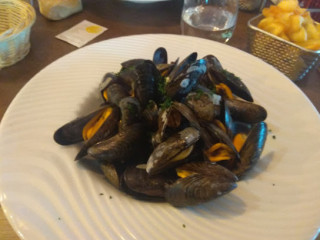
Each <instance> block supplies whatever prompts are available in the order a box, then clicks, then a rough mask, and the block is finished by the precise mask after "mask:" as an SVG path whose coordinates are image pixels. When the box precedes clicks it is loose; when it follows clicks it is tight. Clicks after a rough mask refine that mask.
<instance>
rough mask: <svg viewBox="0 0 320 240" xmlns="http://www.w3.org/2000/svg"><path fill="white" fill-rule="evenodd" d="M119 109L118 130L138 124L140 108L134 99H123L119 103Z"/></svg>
mask: <svg viewBox="0 0 320 240" xmlns="http://www.w3.org/2000/svg"><path fill="white" fill-rule="evenodd" d="M119 106H120V109H121V125H120V129H121V130H124V129H126V128H127V127H128V126H130V125H132V124H134V123H138V122H140V120H141V107H140V103H139V101H138V100H137V99H136V98H135V97H125V98H123V99H122V100H121V101H120V103H119Z"/></svg>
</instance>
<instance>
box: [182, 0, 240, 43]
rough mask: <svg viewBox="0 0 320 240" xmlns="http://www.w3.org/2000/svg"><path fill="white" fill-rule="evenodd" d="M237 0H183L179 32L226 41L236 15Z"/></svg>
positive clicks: (229, 35)
mask: <svg viewBox="0 0 320 240" xmlns="http://www.w3.org/2000/svg"><path fill="white" fill-rule="evenodd" d="M238 4H239V3H238V0H184V4H183V9H182V15H181V32H182V34H184V35H191V36H197V37H202V38H207V39H211V40H215V41H219V42H223V43H226V42H228V41H229V39H230V38H231V37H232V34H233V31H234V29H235V27H236V22H237V17H238Z"/></svg>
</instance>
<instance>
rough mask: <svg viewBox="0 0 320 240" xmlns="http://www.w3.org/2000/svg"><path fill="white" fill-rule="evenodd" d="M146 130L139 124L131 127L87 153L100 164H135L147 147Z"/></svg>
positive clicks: (92, 147)
mask: <svg viewBox="0 0 320 240" xmlns="http://www.w3.org/2000/svg"><path fill="white" fill-rule="evenodd" d="M145 139H146V138H145V130H144V128H143V126H142V125H141V124H139V123H136V124H133V125H130V126H128V127H127V128H126V131H122V132H119V133H118V134H116V135H114V136H113V137H111V138H109V139H107V140H104V141H101V142H98V143H96V144H95V145H93V146H91V147H90V148H89V149H88V150H87V153H88V155H90V156H92V157H94V158H95V159H97V160H98V161H99V162H101V163H103V162H108V163H117V162H120V163H127V162H134V161H135V157H137V154H138V153H139V152H140V151H141V150H142V149H143V147H144V148H145V147H146V144H145V143H144V140H145Z"/></svg>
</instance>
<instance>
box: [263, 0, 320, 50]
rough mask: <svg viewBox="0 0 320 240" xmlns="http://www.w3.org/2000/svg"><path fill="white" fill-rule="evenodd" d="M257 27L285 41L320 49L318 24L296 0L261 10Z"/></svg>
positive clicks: (319, 27)
mask: <svg viewBox="0 0 320 240" xmlns="http://www.w3.org/2000/svg"><path fill="white" fill-rule="evenodd" d="M262 14H263V16H264V17H265V18H264V19H262V20H261V21H260V22H259V24H258V27H259V28H261V29H263V30H265V31H267V32H269V33H271V34H274V35H276V36H279V37H281V38H282V39H285V40H287V41H291V42H293V43H296V44H298V45H300V46H303V47H305V48H308V49H312V50H319V49H320V24H319V23H317V22H315V21H314V20H313V19H312V17H311V15H310V12H309V11H308V10H307V9H305V8H301V7H300V6H299V2H298V0H282V1H280V2H279V3H278V5H271V6H270V7H269V8H265V9H263V10H262Z"/></svg>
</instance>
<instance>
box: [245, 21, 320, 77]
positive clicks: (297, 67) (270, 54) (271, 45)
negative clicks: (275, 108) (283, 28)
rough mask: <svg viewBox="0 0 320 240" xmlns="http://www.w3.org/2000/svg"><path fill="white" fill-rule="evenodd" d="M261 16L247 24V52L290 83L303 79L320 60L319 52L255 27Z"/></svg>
mask: <svg viewBox="0 0 320 240" xmlns="http://www.w3.org/2000/svg"><path fill="white" fill-rule="evenodd" d="M262 18H263V16H262V15H258V16H257V17H254V18H252V19H251V20H250V21H249V22H248V29H249V31H248V33H249V52H250V53H252V54H253V55H255V56H257V57H259V58H261V59H262V60H264V61H265V62H267V63H269V64H271V65H273V66H274V67H275V68H277V69H278V70H280V71H281V72H283V73H284V74H285V75H286V76H287V77H288V78H290V79H291V80H292V81H298V80H301V79H303V78H304V77H305V76H306V74H307V73H308V72H309V71H310V70H311V69H312V68H313V67H314V66H315V65H316V63H317V62H318V61H319V59H320V50H318V51H312V50H308V49H305V48H303V47H300V46H298V45H296V44H294V43H291V42H288V41H286V40H284V39H282V38H279V37H277V36H274V35H272V34H270V33H268V32H266V31H263V30H262V29H260V28H258V27H257V25H258V23H259V22H260V20H261V19H262Z"/></svg>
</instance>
